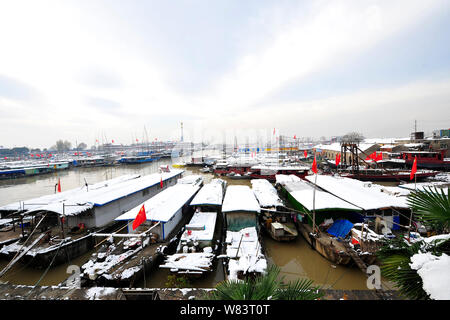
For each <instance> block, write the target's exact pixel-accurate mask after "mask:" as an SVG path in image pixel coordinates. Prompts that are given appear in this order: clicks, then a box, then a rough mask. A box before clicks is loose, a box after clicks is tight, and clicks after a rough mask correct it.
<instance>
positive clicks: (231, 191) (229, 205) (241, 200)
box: [222, 185, 261, 213]
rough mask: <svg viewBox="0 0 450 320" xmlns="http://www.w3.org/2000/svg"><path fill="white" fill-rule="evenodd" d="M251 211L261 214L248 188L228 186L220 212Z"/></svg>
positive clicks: (253, 195) (256, 201)
mask: <svg viewBox="0 0 450 320" xmlns="http://www.w3.org/2000/svg"><path fill="white" fill-rule="evenodd" d="M231 211H252V212H258V213H259V212H261V208H260V207H259V204H258V200H256V197H255V194H254V193H253V191H252V190H251V189H250V187H248V186H240V185H234V186H228V188H227V191H226V193H225V198H224V200H223V204H222V212H231Z"/></svg>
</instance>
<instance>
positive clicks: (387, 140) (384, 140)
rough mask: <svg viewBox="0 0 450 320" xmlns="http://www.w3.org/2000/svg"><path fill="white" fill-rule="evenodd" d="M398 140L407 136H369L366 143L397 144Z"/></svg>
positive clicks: (365, 140)
mask: <svg viewBox="0 0 450 320" xmlns="http://www.w3.org/2000/svg"><path fill="white" fill-rule="evenodd" d="M407 139H409V138H407ZM398 140H405V138H368V139H364V143H378V144H380V143H381V144H395V143H396V142H397V141H398Z"/></svg>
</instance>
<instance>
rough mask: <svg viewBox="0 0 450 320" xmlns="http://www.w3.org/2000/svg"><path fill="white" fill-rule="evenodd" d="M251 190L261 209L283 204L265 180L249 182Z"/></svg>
mask: <svg viewBox="0 0 450 320" xmlns="http://www.w3.org/2000/svg"><path fill="white" fill-rule="evenodd" d="M251 184H252V190H253V193H254V194H255V196H256V198H257V199H258V202H259V205H260V206H261V207H263V208H270V207H278V206H282V205H283V202H282V201H281V199H280V197H279V196H278V193H277V190H276V189H275V188H274V187H273V186H272V184H271V183H270V182H269V181H268V180H266V179H253V180H251Z"/></svg>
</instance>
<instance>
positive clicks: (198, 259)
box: [160, 179, 227, 277]
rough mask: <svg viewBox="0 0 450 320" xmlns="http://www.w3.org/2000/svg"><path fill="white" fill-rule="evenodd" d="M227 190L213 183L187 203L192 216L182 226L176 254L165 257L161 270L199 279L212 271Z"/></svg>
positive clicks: (218, 183)
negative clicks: (193, 210)
mask: <svg viewBox="0 0 450 320" xmlns="http://www.w3.org/2000/svg"><path fill="white" fill-rule="evenodd" d="M226 186H227V183H226V181H224V180H222V179H212V180H211V182H210V183H208V184H206V185H205V186H204V187H202V188H201V189H200V191H199V192H198V193H197V194H196V195H195V197H194V199H192V201H191V202H190V206H191V207H193V208H194V209H195V213H194V216H193V217H192V219H191V221H190V222H189V224H187V225H186V226H185V230H184V231H183V234H182V236H181V237H180V241H179V244H178V247H177V251H176V254H174V255H170V256H166V263H165V264H164V265H163V266H160V267H161V268H169V269H170V271H171V272H172V273H174V274H178V275H183V276H188V277H200V276H202V275H203V274H204V273H206V272H209V271H211V270H212V269H213V267H214V258H215V257H216V256H217V254H218V251H219V249H220V242H221V241H220V240H219V239H221V235H222V225H223V221H222V216H221V208H222V202H223V197H224V194H225V189H226Z"/></svg>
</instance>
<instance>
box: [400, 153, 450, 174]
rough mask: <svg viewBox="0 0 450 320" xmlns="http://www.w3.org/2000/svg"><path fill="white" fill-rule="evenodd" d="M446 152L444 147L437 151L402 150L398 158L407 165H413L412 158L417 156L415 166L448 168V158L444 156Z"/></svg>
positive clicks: (449, 164) (449, 165) (449, 163)
mask: <svg viewBox="0 0 450 320" xmlns="http://www.w3.org/2000/svg"><path fill="white" fill-rule="evenodd" d="M446 152H447V150H446V149H443V150H439V151H407V152H402V153H401V156H400V158H401V159H403V160H404V161H405V163H406V165H408V166H409V167H411V166H412V165H413V162H414V159H415V158H417V168H426V169H441V170H449V169H450V159H449V158H445V154H446Z"/></svg>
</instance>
